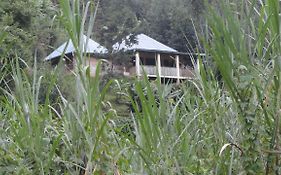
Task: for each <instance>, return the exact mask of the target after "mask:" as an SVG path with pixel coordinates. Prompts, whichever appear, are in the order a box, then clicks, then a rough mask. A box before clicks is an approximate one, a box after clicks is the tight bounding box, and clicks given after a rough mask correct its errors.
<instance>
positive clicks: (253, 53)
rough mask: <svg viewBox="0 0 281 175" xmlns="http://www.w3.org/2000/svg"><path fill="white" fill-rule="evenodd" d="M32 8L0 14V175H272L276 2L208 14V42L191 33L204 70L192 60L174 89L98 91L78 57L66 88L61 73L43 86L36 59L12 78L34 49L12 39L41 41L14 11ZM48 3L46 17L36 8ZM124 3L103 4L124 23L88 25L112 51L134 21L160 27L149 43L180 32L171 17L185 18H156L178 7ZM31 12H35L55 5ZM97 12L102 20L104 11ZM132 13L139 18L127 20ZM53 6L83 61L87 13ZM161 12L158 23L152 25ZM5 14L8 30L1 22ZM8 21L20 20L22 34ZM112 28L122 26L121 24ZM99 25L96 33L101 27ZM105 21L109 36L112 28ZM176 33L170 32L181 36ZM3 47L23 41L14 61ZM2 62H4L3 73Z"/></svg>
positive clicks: (129, 85) (280, 95) (153, 85)
mask: <svg viewBox="0 0 281 175" xmlns="http://www.w3.org/2000/svg"><path fill="white" fill-rule="evenodd" d="M36 2H37V1H31V0H29V1H24V2H22V1H13V0H9V3H6V1H5V2H3V1H1V2H0V4H1V6H0V7H5V8H1V9H0V13H1V16H0V19H1V25H2V24H4V25H2V27H1V28H0V30H1V34H0V45H1V48H3V49H1V60H0V61H1V62H0V64H1V65H0V66H1V67H0V70H1V72H0V84H1V89H0V91H1V96H0V174H229V175H231V174H267V175H269V174H280V164H281V161H280V153H281V152H280V132H281V131H280V99H281V73H280V72H281V70H280V69H281V63H280V48H281V45H280V43H281V42H280V34H281V29H280V22H281V21H280V15H279V14H280V12H281V10H280V5H279V3H280V2H279V1H278V0H268V1H255V0H253V1H241V3H235V2H236V1H234V0H233V1H230V0H225V1H221V4H215V5H209V6H207V7H206V11H207V12H208V13H207V14H206V16H205V18H206V21H207V23H204V24H208V26H207V29H208V30H207V31H208V33H206V34H204V35H200V34H199V33H198V38H200V39H201V43H202V46H204V49H205V51H206V58H205V59H203V58H199V62H198V66H196V68H195V70H194V71H195V75H196V76H195V78H194V79H192V80H187V81H186V82H185V83H182V84H181V85H180V86H174V85H171V84H170V85H163V84H161V83H160V81H159V80H158V79H157V80H156V81H149V80H148V79H147V78H145V77H144V79H130V80H125V79H110V78H109V79H106V81H105V77H103V78H104V79H102V78H101V77H100V76H99V73H100V72H99V70H100V68H99V67H98V68H97V72H96V74H97V76H96V77H95V78H91V77H90V73H89V68H88V67H85V66H84V64H83V62H84V59H83V55H82V54H78V58H77V67H76V68H75V75H73V76H64V74H62V73H60V71H62V69H60V66H61V65H58V67H57V68H55V69H48V73H47V74H45V73H44V71H42V70H41V69H42V67H41V65H40V64H39V63H37V61H36V60H37V59H34V63H33V65H32V67H33V70H32V72H29V71H26V69H24V67H23V66H21V63H22V60H25V56H24V55H25V54H23V52H27V53H28V52H30V53H29V54H31V55H32V52H33V49H34V48H31V47H27V46H28V42H27V40H25V39H31V40H33V37H31V38H30V37H27V38H24V37H23V38H21V37H19V38H17V37H18V35H17V34H15V33H13V32H15V31H16V32H17V31H19V32H27V33H30V34H32V36H34V37H38V38H40V37H39V36H40V35H37V34H36V33H37V32H39V31H37V30H32V29H34V28H32V27H31V26H33V25H36V26H37V27H35V28H37V29H39V28H40V25H38V24H40V22H38V21H37V20H35V19H36V18H37V15H36V17H35V16H34V15H33V13H35V12H33V11H32V10H30V9H29V8H27V9H25V10H26V11H25V10H24V11H21V10H19V6H24V7H28V4H29V3H31V4H33V3H35V4H33V5H34V7H37V6H36V4H37V3H36ZM47 2H48V3H50V4H49V5H50V6H49V5H46V6H42V5H43V4H44V3H47ZM89 2H90V1H89ZM114 2H115V4H114ZM120 2H121V1H120ZM122 2H124V3H126V7H128V8H125V4H122V3H120V4H116V1H113V0H112V5H113V4H114V5H116V7H119V8H122V10H121V12H122V13H126V15H123V16H122V15H120V16H118V15H117V14H115V15H116V16H118V18H114V17H110V14H109V16H107V15H106V14H104V16H102V17H101V18H100V19H99V17H98V16H97V21H96V22H97V24H99V25H97V26H96V29H95V30H98V29H97V27H98V26H101V28H100V29H102V30H103V29H105V30H107V32H108V33H107V34H106V32H105V31H103V32H105V33H104V35H105V36H107V37H108V38H111V37H112V39H116V38H118V37H119V36H121V35H125V34H127V33H130V31H131V29H135V26H136V25H140V24H144V23H143V22H141V23H140V24H139V21H141V20H142V19H146V17H144V16H146V15H148V16H150V15H151V16H150V17H151V18H147V19H146V20H147V21H146V20H144V21H145V22H147V23H148V26H151V27H152V28H154V27H155V26H158V25H159V26H161V25H162V24H163V26H162V28H161V29H162V30H160V28H159V29H158V30H156V29H153V31H155V32H156V31H158V32H163V33H158V35H160V34H163V35H164V34H165V29H166V28H168V29H169V28H170V29H171V28H177V25H179V24H176V23H172V20H171V19H173V18H177V17H175V16H173V13H176V12H178V13H184V12H183V10H178V11H177V10H175V11H174V12H172V11H170V12H171V13H166V11H169V10H172V9H173V8H170V6H172V4H174V3H176V2H177V3H183V2H182V1H180V0H178V1H176V0H174V1H164V2H162V1H153V0H151V1H148V0H145V1H143V2H149V3H150V4H146V3H143V4H142V2H139V1H125V0H124V1H122ZM129 2H131V3H129ZM159 2H162V3H159ZM191 2H193V3H195V1H191ZM196 2H197V1H196ZM38 3H39V6H38V9H39V11H36V12H41V10H42V9H44V8H43V7H47V9H48V8H49V7H51V6H52V5H54V4H56V3H57V2H55V1H53V2H52V3H51V2H50V1H38ZM48 3H47V4H48ZM100 3H101V4H100V5H101V8H105V4H106V2H104V1H103V2H100ZM212 3H213V4H214V1H212ZM3 4H4V5H5V6H3ZM110 4H111V3H110ZM110 4H108V5H110ZM134 4H139V6H140V7H143V8H140V9H134V8H133V7H134ZM29 5H30V4H29ZM37 5H38V4H37ZM59 5H60V6H59V8H58V9H57V10H58V12H59V13H58V14H59V19H60V20H61V22H62V24H63V26H64V27H65V30H66V31H67V33H68V36H69V37H70V38H71V39H72V40H73V41H74V42H75V46H76V51H77V53H81V50H82V48H80V47H79V44H78V43H79V40H80V37H81V36H80V34H81V33H82V32H81V31H83V32H84V29H87V30H86V33H90V34H91V32H92V28H91V26H92V25H93V24H94V21H93V20H91V19H92V18H91V15H92V14H95V8H93V7H94V6H87V5H85V4H80V3H79V1H75V0H73V1H71V2H69V1H68V0H60V1H59ZM154 5H155V6H154ZM194 5H195V6H196V3H195V4H194ZM197 5H198V4H197ZM199 5H200V7H201V4H200V3H199ZM17 6H18V8H16V7H17ZM87 7H89V8H88V10H89V14H91V15H90V17H89V19H88V21H87V22H86V21H83V20H82V19H85V18H83V17H85V16H86V17H87V15H88V14H84V12H86V11H87ZM156 7H157V8H159V9H157V8H156ZM135 8H136V7H135ZM150 8H151V9H150ZM166 8H167V9H169V10H167V9H166ZM111 9H113V7H111ZM132 9H134V10H132ZM149 9H150V10H151V11H150V10H149ZM179 9H180V8H179ZM158 10H159V11H158ZM17 11H19V12H17ZM149 11H150V12H149ZM163 11H164V12H165V15H167V16H165V15H164V17H163V18H162V17H160V16H158V17H159V18H158V17H157V14H158V13H159V15H160V14H161V13H163ZM152 12H155V14H152ZM6 13H9V14H10V16H12V18H11V19H9V18H8V16H6V15H3V14H6ZM17 13H22V15H23V16H24V18H26V19H27V20H24V23H22V21H21V17H20V18H19V17H18V16H17ZM42 13H43V12H42ZM108 13H109V11H108ZM113 14H114V13H113ZM127 15H128V16H127ZM131 15H135V17H132V16H131ZM170 15H171V16H170ZM181 15H183V14H181ZM181 15H179V16H178V19H179V20H184V19H185V17H186V16H185V15H183V16H182V17H180V16H181ZM119 18H121V19H122V21H123V20H124V19H127V20H124V21H125V22H126V21H127V22H128V23H120V21H119ZM152 18H155V21H157V22H155V24H152V23H153V21H152ZM28 19H30V20H31V22H28V21H29V20H28ZM47 19H49V17H47ZM101 19H103V20H105V23H104V24H106V26H103V25H102V24H100V23H101V22H102V20H101ZM111 19H114V20H113V21H107V20H111ZM136 19H137V20H136ZM148 19H150V20H151V21H149V20H148ZM158 19H159V21H158ZM9 20H13V21H18V22H11V23H8V22H9ZM34 20H35V21H37V22H38V24H36V23H33V22H32V21H34ZM115 20H116V21H117V24H118V25H116V26H118V27H117V28H114V27H116V26H115V25H112V24H111V23H114V22H115ZM166 20H168V22H167V21H166ZM170 20H171V21H170ZM46 21H47V20H46ZM160 21H162V22H163V21H166V22H167V23H165V22H163V23H162V22H160ZM184 21H185V20H184ZM158 22H159V23H158ZM185 22H186V21H185ZM182 24H183V25H182V26H181V25H179V27H180V28H181V27H182V28H183V30H188V29H186V28H185V27H184V25H185V23H184V22H182ZM4 26H8V27H7V28H5V27H4ZM88 26H89V28H87V27H88ZM120 26H123V27H125V28H121V29H120V28H119V27H120ZM140 26H141V25H140ZM153 26H154V27H153ZM195 26H196V25H195ZM9 28H10V29H12V28H13V30H10V29H9ZM152 28H151V29H152ZM145 29H147V27H145ZM109 30H112V31H113V33H110V31H109ZM148 30H149V29H148ZM177 30H178V29H177ZM36 31H37V32H36ZM120 31H121V32H120ZM171 31H172V30H171ZM175 31H176V30H175ZM115 32H117V34H120V35H117V34H114V33H115ZM118 32H120V33H118ZM25 34H26V33H25ZM94 34H95V33H94ZM151 34H152V33H151ZM98 35H100V34H99V33H97V37H98ZM27 36H28V35H27ZM100 36H102V35H100ZM167 36H170V35H165V37H167ZM13 37H16V39H19V41H20V40H21V42H20V43H22V47H20V48H19V50H13V49H14V48H13V46H14V44H13V43H12V42H11V41H14V40H13V39H14V38H13ZM165 37H163V38H165ZM43 38H44V37H43ZM40 40H41V39H40ZM34 41H35V40H33V42H34ZM116 41H117V39H116ZM25 44H27V45H25ZM9 45H10V47H11V48H8V47H7V46H9ZM34 47H37V45H34ZM11 50H12V52H11ZM10 53H14V55H11V54H10ZM26 56H27V57H26V59H27V60H28V59H30V60H33V59H31V58H30V57H29V56H28V55H26ZM2 58H3V59H2ZM4 58H8V59H11V60H13V61H12V62H9V64H8V63H7V62H5V61H2V60H4ZM35 58H37V57H35ZM206 60H207V61H206ZM27 62H28V61H27ZM203 62H204V64H203ZM210 65H212V66H210ZM30 67H31V66H30ZM45 68H46V67H44V69H45ZM42 72H43V73H42ZM216 74H220V76H221V78H220V80H218V79H217V77H216ZM5 77H9V79H6V78H5ZM10 82H12V83H13V85H12V87H11V86H10ZM114 101H116V102H114ZM121 108H122V110H121Z"/></svg>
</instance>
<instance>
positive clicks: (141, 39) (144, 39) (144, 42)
mask: <svg viewBox="0 0 281 175" xmlns="http://www.w3.org/2000/svg"><path fill="white" fill-rule="evenodd" d="M126 38H127V39H129V36H127V37H126ZM135 39H136V43H134V44H132V45H130V46H128V45H126V42H125V40H123V41H122V42H121V44H119V43H116V44H114V45H113V46H112V47H113V50H115V51H116V52H118V51H120V50H124V51H131V50H136V51H153V52H157V51H158V52H167V53H178V51H177V50H175V49H173V48H171V47H168V46H166V45H164V44H162V43H160V42H158V41H156V40H155V39H153V38H151V37H149V36H147V35H145V34H139V35H137V36H136V38H135Z"/></svg>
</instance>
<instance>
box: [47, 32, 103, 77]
mask: <svg viewBox="0 0 281 175" xmlns="http://www.w3.org/2000/svg"><path fill="white" fill-rule="evenodd" d="M82 46H83V55H84V56H85V58H86V59H87V61H86V63H88V65H89V66H90V75H91V76H95V72H96V65H97V62H98V60H99V59H101V58H104V56H105V55H106V54H107V53H108V50H107V49H106V48H105V47H103V46H101V45H100V44H99V43H97V42H95V41H94V40H92V39H90V38H88V40H87V36H85V35H83V36H82ZM75 55H76V53H75V47H74V45H73V42H72V41H71V39H70V40H69V41H67V42H65V43H63V44H62V45H61V46H59V47H58V48H57V49H56V50H54V51H53V52H52V53H51V54H50V55H48V56H47V57H46V58H45V61H50V62H51V64H52V65H57V64H58V63H59V61H60V60H61V58H62V59H63V61H64V62H65V66H66V70H67V71H71V70H73V68H74V66H75V64H76V59H75V57H76V56H75Z"/></svg>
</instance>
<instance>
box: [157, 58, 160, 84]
mask: <svg viewBox="0 0 281 175" xmlns="http://www.w3.org/2000/svg"><path fill="white" fill-rule="evenodd" d="M157 71H158V75H159V78H161V55H160V53H158V54H157Z"/></svg>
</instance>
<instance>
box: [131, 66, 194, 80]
mask: <svg viewBox="0 0 281 175" xmlns="http://www.w3.org/2000/svg"><path fill="white" fill-rule="evenodd" d="M143 71H145V72H146V74H147V75H148V76H157V67H156V66H142V67H141V70H140V73H141V74H143ZM130 72H131V73H132V72H135V67H133V68H132V69H131V70H130ZM161 76H164V77H177V68H175V67H161ZM180 77H187V78H191V77H193V71H192V68H185V69H180Z"/></svg>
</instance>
